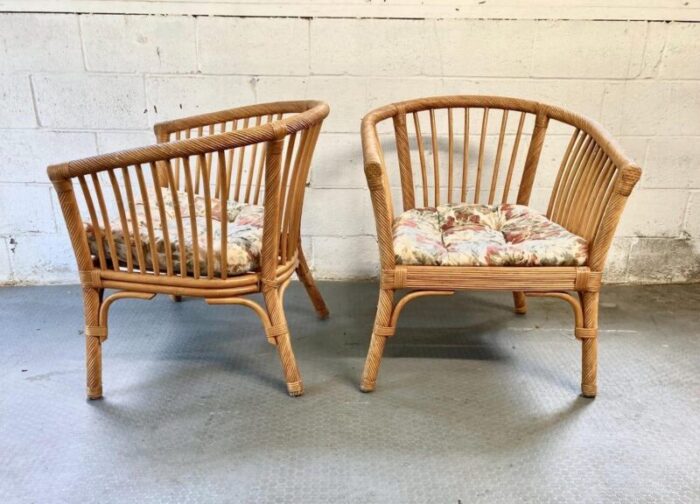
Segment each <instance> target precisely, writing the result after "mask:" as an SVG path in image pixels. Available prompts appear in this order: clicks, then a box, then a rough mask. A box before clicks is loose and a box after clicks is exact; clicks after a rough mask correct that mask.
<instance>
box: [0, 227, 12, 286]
mask: <svg viewBox="0 0 700 504" xmlns="http://www.w3.org/2000/svg"><path fill="white" fill-rule="evenodd" d="M9 240H10V238H4V237H0V285H2V284H8V283H10V282H11V281H12V268H11V265H10V249H9V248H8V243H7V242H8V241H9Z"/></svg>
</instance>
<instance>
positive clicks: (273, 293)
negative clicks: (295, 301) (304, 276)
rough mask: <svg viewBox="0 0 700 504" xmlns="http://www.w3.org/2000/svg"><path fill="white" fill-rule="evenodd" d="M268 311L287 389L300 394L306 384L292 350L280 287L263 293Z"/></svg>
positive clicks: (290, 392)
mask: <svg viewBox="0 0 700 504" xmlns="http://www.w3.org/2000/svg"><path fill="white" fill-rule="evenodd" d="M263 295H264V298H265V305H266V307H267V313H268V316H269V317H270V322H271V323H272V327H270V328H269V330H268V337H269V338H274V339H275V345H276V346H277V353H278V355H279V358H280V361H281V362H282V371H283V372H284V380H285V381H286V382H287V391H288V392H289V395H290V396H293V397H295V396H300V395H302V394H303V393H304V384H303V382H302V380H301V375H300V374H299V369H298V368H297V362H296V358H295V357H294V351H293V350H292V342H291V339H290V337H289V328H288V326H287V319H286V317H285V315H284V306H283V305H282V298H281V297H280V293H279V289H277V288H271V289H269V290H267V291H265V292H264V293H263Z"/></svg>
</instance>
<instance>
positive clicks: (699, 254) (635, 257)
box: [627, 238, 700, 283]
mask: <svg viewBox="0 0 700 504" xmlns="http://www.w3.org/2000/svg"><path fill="white" fill-rule="evenodd" d="M627 279H628V281H629V282H644V283H673V282H688V281H693V280H698V279H700V250H699V249H698V242H695V243H694V242H693V241H691V240H686V239H675V240H674V239H658V238H640V239H639V240H637V241H635V242H634V243H633V244H632V248H631V249H630V258H629V267H628V277H627Z"/></svg>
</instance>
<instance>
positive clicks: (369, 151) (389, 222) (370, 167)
mask: <svg viewBox="0 0 700 504" xmlns="http://www.w3.org/2000/svg"><path fill="white" fill-rule="evenodd" d="M362 153H363V157H364V166H365V176H366V177H367V186H368V187H369V190H370V196H371V198H372V208H373V209H374V218H375V223H376V226H377V241H378V243H379V260H380V264H381V270H382V271H383V270H392V269H394V266H395V256H394V241H393V230H392V227H393V221H394V216H393V213H394V212H393V203H392V198H391V187H390V185H389V178H388V176H387V174H386V169H385V167H384V160H383V156H382V154H381V146H380V145H379V139H378V137H377V132H376V129H375V123H374V121H373V118H372V117H371V116H370V115H368V116H366V117H365V118H364V119H363V120H362Z"/></svg>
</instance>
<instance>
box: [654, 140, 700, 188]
mask: <svg viewBox="0 0 700 504" xmlns="http://www.w3.org/2000/svg"><path fill="white" fill-rule="evenodd" d="M643 163H644V164H643V165H642V170H643V171H642V180H641V185H642V186H643V187H658V188H666V189H670V188H693V189H698V188H700V141H698V139H697V138H693V137H655V138H650V139H649V150H648V152H647V156H646V160H644V162H643Z"/></svg>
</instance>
